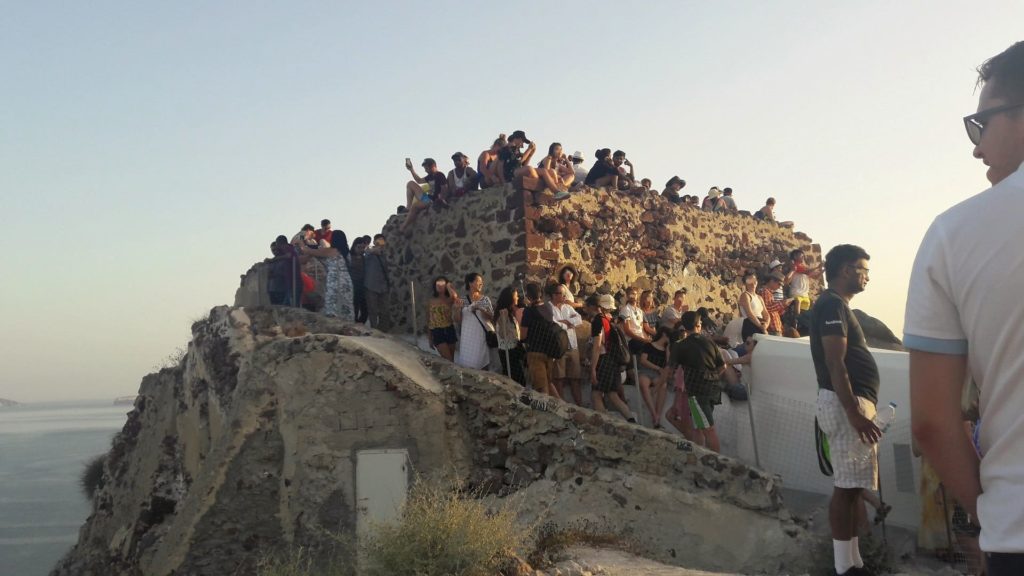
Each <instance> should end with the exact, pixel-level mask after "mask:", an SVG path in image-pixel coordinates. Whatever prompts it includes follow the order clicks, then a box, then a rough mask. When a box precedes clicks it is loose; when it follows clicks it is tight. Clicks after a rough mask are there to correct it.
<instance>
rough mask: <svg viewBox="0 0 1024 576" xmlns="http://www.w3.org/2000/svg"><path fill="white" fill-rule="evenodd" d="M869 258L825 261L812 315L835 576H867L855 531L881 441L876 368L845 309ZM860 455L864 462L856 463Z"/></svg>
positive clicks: (844, 252)
mask: <svg viewBox="0 0 1024 576" xmlns="http://www.w3.org/2000/svg"><path fill="white" fill-rule="evenodd" d="M869 258H870V257H869V256H868V254H867V252H865V251H864V249H863V248H860V247H858V246H852V245H850V244H841V245H839V246H836V247H835V248H833V249H832V250H830V251H829V253H828V254H827V255H826V256H825V279H826V281H827V282H828V290H826V291H825V292H823V293H822V294H821V296H819V297H818V300H817V302H815V303H814V307H813V308H811V359H812V360H814V372H815V375H816V376H817V379H818V402H817V408H816V410H815V416H816V417H817V419H818V425H819V426H820V427H821V430H822V432H824V433H825V435H826V436H827V437H828V444H829V450H830V456H831V459H832V467H833V470H834V474H833V477H832V483H833V485H834V489H833V491H832V501H831V503H830V504H829V508H828V519H829V525H830V527H831V529H832V551H833V558H834V560H835V569H836V574H839V575H841V576H842V575H846V576H860V575H862V574H869V572H867V571H865V570H864V560H863V559H861V556H860V549H859V546H858V538H857V527H858V526H859V525H860V523H861V522H860V521H861V519H860V517H859V515H860V514H861V510H863V507H862V506H861V503H860V502H861V498H862V493H863V491H864V490H877V488H878V483H877V480H878V460H877V452H876V450H877V448H876V446H875V444H876V443H877V442H878V440H879V439H880V438H881V436H882V433H881V431H879V429H878V426H876V425H875V423H874V420H873V419H874V417H875V404H876V403H877V402H878V388H879V376H878V366H877V365H876V364H875V359H874V357H873V356H872V355H871V352H870V351H868V346H867V341H866V340H865V339H864V331H863V330H862V329H861V327H860V323H859V322H858V321H857V317H856V316H854V315H853V312H852V311H851V310H850V304H849V303H850V299H851V298H853V296H854V295H856V294H859V293H861V292H863V291H864V288H865V287H866V286H867V283H868V259H869ZM863 444H868V445H869V446H870V448H867V447H862V445H863ZM865 450H867V452H866V454H867V457H860V454H862V453H864V452H865Z"/></svg>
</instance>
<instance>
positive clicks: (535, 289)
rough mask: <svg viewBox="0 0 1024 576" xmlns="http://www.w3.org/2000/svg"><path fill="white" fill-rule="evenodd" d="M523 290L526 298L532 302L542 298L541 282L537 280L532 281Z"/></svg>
mask: <svg viewBox="0 0 1024 576" xmlns="http://www.w3.org/2000/svg"><path fill="white" fill-rule="evenodd" d="M523 292H524V293H525V294H526V299H527V300H529V301H530V302H536V301H538V300H540V299H541V291H540V284H537V283H536V282H530V283H529V284H527V285H526V288H524V290H523Z"/></svg>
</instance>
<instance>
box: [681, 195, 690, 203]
mask: <svg viewBox="0 0 1024 576" xmlns="http://www.w3.org/2000/svg"><path fill="white" fill-rule="evenodd" d="M689 200H690V195H689V194H683V198H682V201H683V202H687V201H689Z"/></svg>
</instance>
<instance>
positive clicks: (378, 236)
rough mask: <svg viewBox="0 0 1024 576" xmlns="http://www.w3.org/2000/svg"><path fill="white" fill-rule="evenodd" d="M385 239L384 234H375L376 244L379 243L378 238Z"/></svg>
mask: <svg viewBox="0 0 1024 576" xmlns="http://www.w3.org/2000/svg"><path fill="white" fill-rule="evenodd" d="M383 237H384V235H383V234H374V235H373V241H374V242H376V241H377V238H383Z"/></svg>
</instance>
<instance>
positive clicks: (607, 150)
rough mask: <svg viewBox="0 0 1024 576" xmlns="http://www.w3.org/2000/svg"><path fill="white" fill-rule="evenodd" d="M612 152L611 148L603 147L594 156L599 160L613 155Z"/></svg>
mask: <svg viewBox="0 0 1024 576" xmlns="http://www.w3.org/2000/svg"><path fill="white" fill-rule="evenodd" d="M611 153H612V149H611V148H601V149H600V150H598V151H597V152H594V158H597V160H598V161H601V160H604V159H605V158H607V157H608V156H611Z"/></svg>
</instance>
